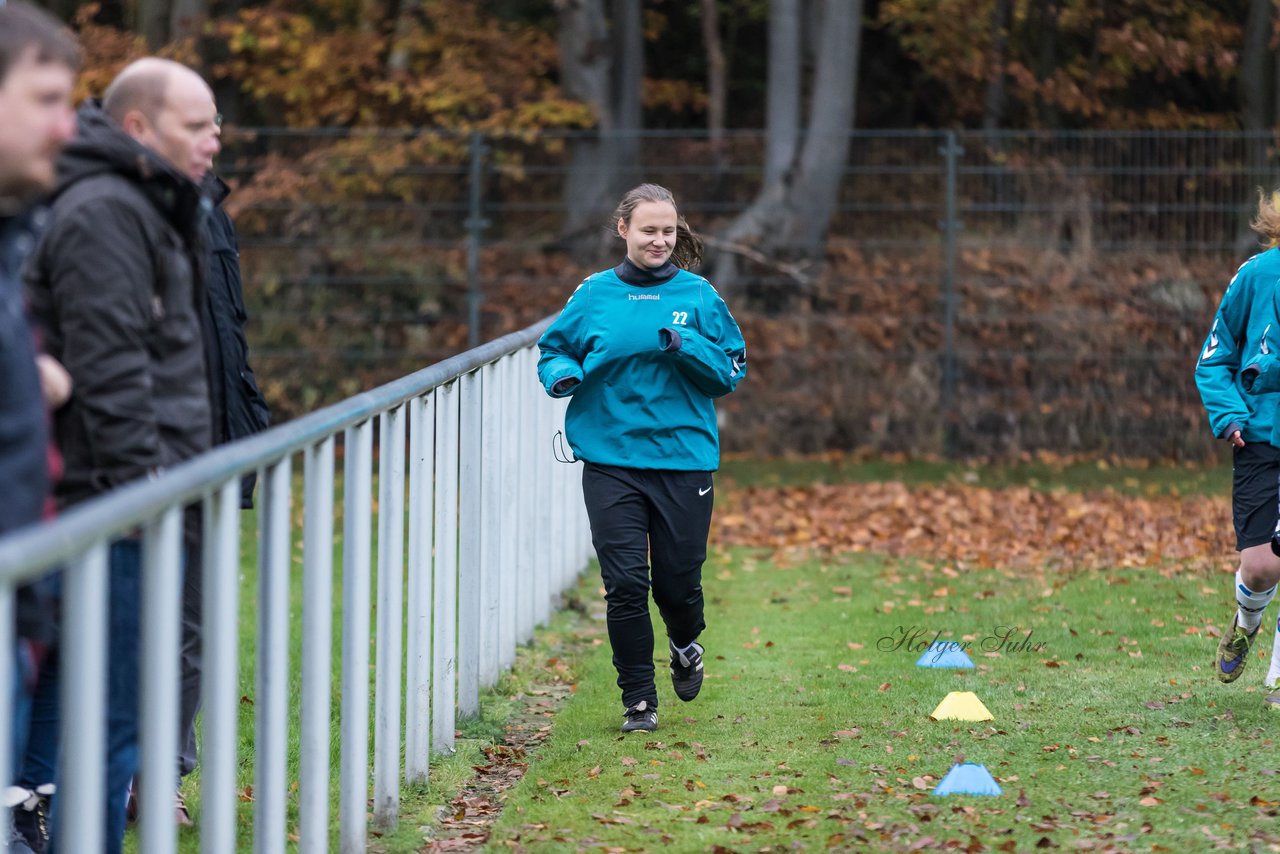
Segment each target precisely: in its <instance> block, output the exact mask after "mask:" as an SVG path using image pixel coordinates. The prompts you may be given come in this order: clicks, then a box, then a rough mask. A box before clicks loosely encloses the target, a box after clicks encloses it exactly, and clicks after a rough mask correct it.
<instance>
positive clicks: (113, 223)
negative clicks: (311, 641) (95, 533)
mask: <svg viewBox="0 0 1280 854" xmlns="http://www.w3.org/2000/svg"><path fill="white" fill-rule="evenodd" d="M77 119H78V130H79V132H78V136H77V137H76V139H74V140H73V141H72V142H71V143H70V144H69V145H68V146H67V147H66V149H65V150H64V152H63V155H62V157H61V158H60V160H59V163H58V172H59V177H58V187H57V190H56V195H55V200H54V203H53V209H52V217H51V223H50V226H49V229H48V230H47V231H46V232H45V234H44V237H43V239H42V240H41V242H40V244H39V245H38V246H37V248H36V251H35V253H34V257H33V259H32V263H31V265H30V267H29V268H28V277H27V278H28V282H27V283H28V286H29V288H30V292H31V295H32V307H33V309H34V311H35V313H36V316H37V317H38V318H39V319H40V320H41V321H42V323H43V325H44V328H45V329H46V330H47V333H48V338H47V344H48V349H49V352H50V355H52V356H53V357H54V358H56V359H58V360H59V361H60V362H62V363H63V365H65V366H66V368H67V370H68V371H69V372H70V373H71V377H72V380H73V381H74V384H75V385H74V388H75V393H74V395H73V397H72V399H71V402H70V403H69V404H68V405H67V406H65V407H64V408H63V409H62V410H60V411H59V413H58V416H57V418H56V421H55V431H56V434H57V437H58V441H59V443H60V445H61V447H62V451H63V454H64V456H65V463H66V467H65V474H64V477H63V479H62V481H61V482H60V483H59V485H58V488H57V493H56V495H57V498H58V502H59V504H60V505H61V506H64V507H65V506H68V505H73V504H76V503H79V502H81V501H85V500H87V499H89V498H93V497H94V496H98V495H102V494H103V493H105V492H108V491H110V490H112V489H114V488H115V487H117V486H120V485H121V484H125V483H128V482H130V481H133V480H137V479H139V478H144V477H148V476H155V475H156V474H158V473H159V472H160V471H162V470H163V469H164V468H166V467H168V466H172V465H174V464H175V463H178V462H181V461H182V460H185V459H188V458H190V457H193V456H195V455H197V454H199V453H201V452H202V451H204V450H206V449H207V448H209V447H210V444H211V439H212V436H211V432H212V431H211V420H210V402H209V389H208V383H207V379H206V370H205V354H204V344H203V330H202V325H201V306H202V304H203V303H204V300H205V295H204V285H203V281H202V273H201V271H202V269H203V267H204V264H205V260H204V252H205V250H204V242H203V233H204V229H205V218H206V217H207V215H208V212H209V209H210V203H209V201H208V200H207V199H206V198H205V197H204V196H203V195H202V193H201V190H200V182H201V181H202V180H203V179H204V177H205V174H206V173H207V172H208V171H209V169H210V167H211V164H212V160H213V156H214V155H215V154H216V153H217V152H218V148H219V142H218V137H219V124H220V122H219V117H218V114H217V109H216V107H215V105H214V100H213V93H212V92H211V91H210V90H209V87H208V85H207V84H206V83H205V82H204V80H202V79H201V78H200V76H199V75H197V74H196V73H195V72H193V71H192V70H191V69H189V68H186V67H184V66H182V65H179V64H177V63H174V62H170V61H167V60H161V59H154V58H148V59H143V60H139V61H138V62H135V63H133V64H132V65H130V66H129V67H128V68H126V69H125V70H124V71H122V72H121V73H120V75H119V76H118V77H117V78H116V79H115V81H114V82H112V84H111V85H110V86H109V87H108V88H107V91H106V94H105V96H104V97H103V100H102V102H101V103H100V104H99V103H97V102H93V101H90V102H86V104H85V105H84V106H83V107H82V108H81V110H80V111H79V114H78V116H77ZM140 570H141V542H140V540H138V539H136V538H126V539H123V540H120V541H119V542H116V543H113V544H112V546H111V550H110V557H109V572H110V614H109V619H110V629H109V647H108V649H107V661H108V666H109V668H110V673H109V679H108V684H109V689H108V697H107V792H106V797H107V804H106V809H107V826H106V840H107V846H106V850H107V851H108V852H110V854H117V852H119V851H120V850H121V844H122V838H123V836H124V827H125V800H126V797H127V794H128V788H129V781H130V780H131V779H132V778H133V776H134V774H135V773H136V772H137V767H138V658H139V653H138V643H139V615H140V612H141V577H140ZM173 571H174V572H181V571H182V567H180V566H175V567H173ZM45 689H46V686H45V685H43V684H42V685H41V687H40V691H41V693H42V694H43V692H44V691H45ZM41 707H42V704H41V703H40V702H39V700H38V701H37V708H38V709H39V708H41ZM49 717H53V718H56V714H55V715H52V716H46V718H45V720H44V723H48V718H49ZM55 736H56V727H49V726H37V724H36V723H33V729H32V734H31V742H32V748H31V749H30V750H29V751H28V755H27V761H26V762H25V763H24V766H23V779H24V780H25V781H26V782H29V783H39V782H42V780H41V779H40V776H41V775H48V774H50V773H52V772H53V767H52V766H53V758H54V757H55V756H56V755H57V750H56V741H55ZM53 810H54V814H55V828H54V832H53V837H52V839H51V840H50V842H51V850H52V848H56V846H57V841H58V840H57V836H58V834H57V827H56V825H57V819H56V816H57V812H58V809H57V801H56V798H55V802H54V807H53Z"/></svg>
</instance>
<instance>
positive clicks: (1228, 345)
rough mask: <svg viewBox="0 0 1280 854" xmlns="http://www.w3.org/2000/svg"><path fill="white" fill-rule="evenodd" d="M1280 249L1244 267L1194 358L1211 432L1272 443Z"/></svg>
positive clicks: (1279, 372) (1278, 375)
mask: <svg viewBox="0 0 1280 854" xmlns="http://www.w3.org/2000/svg"><path fill="white" fill-rule="evenodd" d="M1278 283H1280V250H1277V249H1268V250H1267V251H1266V252H1260V253H1259V254H1257V255H1255V256H1253V257H1252V258H1250V259H1249V260H1248V261H1245V262H1244V264H1242V265H1241V266H1240V269H1239V270H1237V271H1236V274H1235V276H1234V277H1233V278H1232V279H1231V283H1230V284H1228V285H1227V292H1226V293H1225V294H1223V295H1222V304H1221V305H1219V306H1218V313H1217V314H1216V315H1215V316H1214V318H1213V326H1212V327H1211V328H1210V330H1209V337H1208V338H1207V339H1205V342H1204V347H1202V348H1201V350H1200V359H1199V361H1198V362H1197V363H1196V386H1197V387H1198V388H1199V389H1200V399H1201V400H1203V401H1204V408H1205V410H1206V411H1207V412H1208V414H1209V427H1210V428H1211V429H1212V430H1213V435H1215V436H1218V437H1220V438H1226V437H1227V436H1229V435H1230V434H1231V433H1232V432H1234V431H1235V430H1239V431H1240V436H1241V438H1242V439H1244V441H1245V442H1272V444H1280V442H1277V441H1274V438H1275V437H1273V433H1274V431H1275V428H1276V423H1275V422H1276V418H1275V416H1276V407H1277V406H1278V405H1280V394H1277V392H1280V366H1277V365H1276V364H1275V350H1276V348H1277V347H1280V305H1278V304H1277V297H1280V288H1278V287H1277V284H1278Z"/></svg>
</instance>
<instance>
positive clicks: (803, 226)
mask: <svg viewBox="0 0 1280 854" xmlns="http://www.w3.org/2000/svg"><path fill="white" fill-rule="evenodd" d="M822 5H823V15H822V34H821V37H820V38H819V40H818V44H819V47H818V58H819V61H818V67H817V69H816V72H815V80H814V85H813V103H812V105H811V106H810V108H809V110H810V113H809V131H808V134H807V136H806V139H805V143H804V148H803V150H802V151H801V152H800V169H799V175H798V176H797V179H796V181H795V183H794V185H793V187H792V192H791V194H790V202H791V204H790V207H791V209H792V211H794V213H793V215H792V216H790V217H788V218H787V219H786V220H785V221H784V224H783V227H782V228H781V229H780V235H781V237H780V240H781V248H783V249H784V250H786V251H790V252H795V253H798V254H800V255H803V256H806V257H816V256H818V255H820V254H821V252H822V248H823V242H824V240H825V238H826V234H827V226H828V225H830V224H831V217H832V216H833V215H834V214H835V209H836V205H837V203H838V202H839V198H840V188H841V187H842V186H843V185H844V180H843V179H844V167H845V164H846V163H847V162H848V159H849V133H850V131H852V130H853V116H854V109H855V107H856V106H857V105H856V100H857V98H856V95H857V85H856V84H857V78H858V54H859V53H860V52H861V51H860V48H861V43H862V0H825V2H823V4H822Z"/></svg>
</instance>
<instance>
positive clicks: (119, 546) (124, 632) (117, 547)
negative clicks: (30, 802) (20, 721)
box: [22, 540, 181, 854]
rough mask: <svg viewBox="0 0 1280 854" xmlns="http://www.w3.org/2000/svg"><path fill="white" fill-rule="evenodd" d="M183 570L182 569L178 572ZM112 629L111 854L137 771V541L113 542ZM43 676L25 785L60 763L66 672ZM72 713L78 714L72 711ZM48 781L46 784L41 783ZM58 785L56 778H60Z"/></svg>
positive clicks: (54, 836)
mask: <svg viewBox="0 0 1280 854" xmlns="http://www.w3.org/2000/svg"><path fill="white" fill-rule="evenodd" d="M175 570H176V571H181V567H175ZM108 576H109V592H108V617H107V619H108V628H107V756H106V759H107V772H106V804H105V808H106V838H105V847H104V850H105V851H106V852H107V854H120V852H121V848H122V846H123V840H124V826H125V815H124V810H125V801H126V799H127V798H128V796H129V782H130V781H131V780H132V779H133V776H134V774H136V773H137V771H138V694H139V687H140V686H139V656H138V647H139V644H140V641H141V634H140V633H141V624H142V544H141V542H139V541H138V540H121V541H120V542H117V543H113V544H112V546H111V550H110V555H109V557H108ZM44 675H45V674H42V675H41V680H40V685H39V687H38V688H37V690H36V698H35V702H34V706H33V711H32V716H31V736H30V743H29V745H28V747H27V753H26V757H25V759H24V761H23V773H22V777H23V780H24V781H29V782H34V783H39V782H43V781H44V779H47V778H45V777H44V775H47V774H49V772H50V771H52V770H53V769H54V768H55V767H56V764H57V758H58V751H59V745H58V736H59V732H58V723H59V720H60V718H61V712H62V709H61V700H62V697H61V694H60V682H61V679H60V677H61V668H60V667H59V668H53V667H51V668H49V669H48V671H47V675H48V676H49V677H50V678H49V679H47V680H46V679H45V678H44ZM70 711H71V713H72V714H74V713H75V710H70ZM42 778H44V779H42ZM54 779H55V782H58V781H57V778H56V777H55V778H54ZM58 800H59V799H58V795H57V794H55V795H54V797H53V803H52V805H51V807H50V812H51V820H52V825H53V827H52V832H51V838H50V845H49V851H51V852H52V851H56V850H57V848H58V835H59V819H58Z"/></svg>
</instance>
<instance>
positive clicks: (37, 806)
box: [12, 786, 53, 854]
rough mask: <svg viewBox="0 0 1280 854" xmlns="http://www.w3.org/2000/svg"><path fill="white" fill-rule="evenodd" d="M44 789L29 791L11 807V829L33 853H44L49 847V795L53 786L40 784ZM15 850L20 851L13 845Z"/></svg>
mask: <svg viewBox="0 0 1280 854" xmlns="http://www.w3.org/2000/svg"><path fill="white" fill-rule="evenodd" d="M46 788H47V789H49V790H50V791H49V792H48V793H45V792H44V791H36V792H31V793H30V796H29V797H28V798H27V799H26V800H25V801H23V802H22V803H19V804H18V805H17V806H15V807H14V808H13V812H12V816H13V829H14V830H15V831H17V833H18V834H19V835H20V836H21V837H22V840H23V842H25V843H26V846H27V847H28V848H30V849H31V851H33V852H35V854H44V851H45V849H47V848H48V847H49V797H50V795H51V794H52V789H53V786H41V787H40V789H41V790H43V789H46ZM13 850H15V851H22V849H21V848H19V847H17V846H14V849H13Z"/></svg>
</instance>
